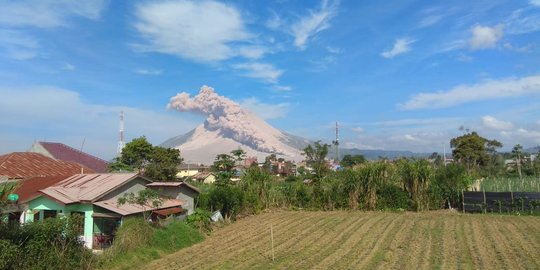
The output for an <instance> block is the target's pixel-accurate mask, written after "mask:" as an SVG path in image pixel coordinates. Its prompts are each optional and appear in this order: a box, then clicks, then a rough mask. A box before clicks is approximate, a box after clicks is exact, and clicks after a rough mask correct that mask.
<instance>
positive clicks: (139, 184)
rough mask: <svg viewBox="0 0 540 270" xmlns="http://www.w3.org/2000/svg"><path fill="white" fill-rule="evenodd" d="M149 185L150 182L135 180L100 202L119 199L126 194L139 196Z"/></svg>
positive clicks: (104, 197) (141, 179) (140, 179)
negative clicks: (131, 193)
mask: <svg viewBox="0 0 540 270" xmlns="http://www.w3.org/2000/svg"><path fill="white" fill-rule="evenodd" d="M148 183H149V182H148V181H147V180H145V179H143V178H136V179H133V180H132V181H130V182H129V183H126V184H124V185H123V186H121V187H118V188H116V189H115V190H113V191H112V192H111V193H109V194H107V195H105V196H103V198H101V199H99V200H100V201H103V200H109V199H118V198H120V197H122V196H123V195H124V194H126V193H130V192H133V193H134V194H137V193H138V192H139V191H141V190H143V189H145V188H146V184H148Z"/></svg>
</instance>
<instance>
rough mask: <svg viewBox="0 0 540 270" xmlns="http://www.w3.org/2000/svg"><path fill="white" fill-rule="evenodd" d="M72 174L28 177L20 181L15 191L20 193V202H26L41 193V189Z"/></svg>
mask: <svg viewBox="0 0 540 270" xmlns="http://www.w3.org/2000/svg"><path fill="white" fill-rule="evenodd" d="M70 176H71V175H67V176H62V175H56V176H45V177H32V178H28V179H25V180H22V181H20V182H19V185H18V186H17V188H16V189H15V190H14V191H13V193H15V194H17V195H19V201H20V202H25V201H28V200H29V199H32V198H34V197H36V196H38V195H41V193H40V192H39V190H41V189H44V188H48V187H50V186H53V185H55V184H57V183H58V182H60V181H62V180H64V179H66V178H68V177H70Z"/></svg>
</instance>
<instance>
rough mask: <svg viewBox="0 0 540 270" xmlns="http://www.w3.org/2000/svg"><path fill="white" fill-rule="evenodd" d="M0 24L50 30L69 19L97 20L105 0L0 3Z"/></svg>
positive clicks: (46, 0) (23, 0)
mask: <svg viewBox="0 0 540 270" xmlns="http://www.w3.org/2000/svg"><path fill="white" fill-rule="evenodd" d="M0 5H1V6H2V16H0V24H1V25H5V26H33V27H40V28H50V27H58V26H64V25H65V23H66V22H65V21H66V19H68V18H70V17H84V18H87V19H92V20H95V19H98V18H99V16H100V14H101V11H102V10H103V9H104V7H105V6H106V1H105V0H85V1H55V0H40V1H29V0H20V1H1V2H0Z"/></svg>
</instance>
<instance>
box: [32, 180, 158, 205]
mask: <svg viewBox="0 0 540 270" xmlns="http://www.w3.org/2000/svg"><path fill="white" fill-rule="evenodd" d="M138 177H139V178H142V179H144V180H146V181H148V182H150V180H148V179H146V178H144V177H141V176H140V175H138V174H136V173H104V174H78V175H74V176H71V177H69V178H66V179H64V180H62V181H61V182H59V183H57V184H56V185H54V186H50V187H48V188H46V189H42V190H41V191H40V192H41V193H43V194H45V195H47V196H49V197H51V198H53V199H55V200H57V201H59V202H61V203H63V204H70V203H78V202H94V201H96V200H98V199H99V198H101V197H103V196H105V195H106V194H108V193H109V192H111V191H113V190H115V189H116V188H118V187H120V186H122V185H123V184H125V183H127V182H129V181H131V180H133V179H135V178H138Z"/></svg>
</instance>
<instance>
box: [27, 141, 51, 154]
mask: <svg viewBox="0 0 540 270" xmlns="http://www.w3.org/2000/svg"><path fill="white" fill-rule="evenodd" d="M27 152H33V153H39V154H42V155H44V156H47V157H50V158H54V157H53V156H52V155H51V153H49V151H47V149H45V148H44V147H43V146H41V144H39V143H37V142H36V143H34V144H32V146H31V147H30V149H28V151H27Z"/></svg>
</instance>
